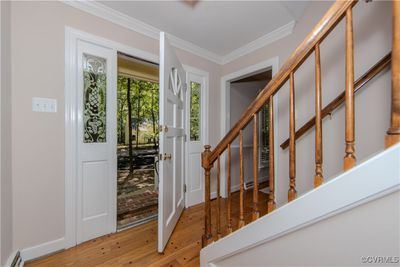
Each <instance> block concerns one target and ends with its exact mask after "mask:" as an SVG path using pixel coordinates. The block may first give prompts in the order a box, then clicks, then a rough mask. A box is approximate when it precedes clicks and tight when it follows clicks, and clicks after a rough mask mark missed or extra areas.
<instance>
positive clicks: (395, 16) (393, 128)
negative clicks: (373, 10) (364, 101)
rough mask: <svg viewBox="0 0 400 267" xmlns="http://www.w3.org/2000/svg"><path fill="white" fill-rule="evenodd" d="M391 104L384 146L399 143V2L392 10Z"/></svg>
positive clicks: (396, 2) (395, 2)
mask: <svg viewBox="0 0 400 267" xmlns="http://www.w3.org/2000/svg"><path fill="white" fill-rule="evenodd" d="M392 24H393V29H392V36H393V37H392V46H393V48H392V103H391V113H390V128H389V129H388V131H387V132H386V138H385V145H386V147H390V146H391V145H394V144H397V143H399V142H400V2H399V1H393V9H392Z"/></svg>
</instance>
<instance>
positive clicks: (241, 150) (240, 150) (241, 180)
mask: <svg viewBox="0 0 400 267" xmlns="http://www.w3.org/2000/svg"><path fill="white" fill-rule="evenodd" d="M239 159H240V197H239V202H240V204H239V205H240V210H239V225H238V228H241V227H243V226H244V225H245V222H244V167H243V130H240V132H239Z"/></svg>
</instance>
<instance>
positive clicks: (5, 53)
mask: <svg viewBox="0 0 400 267" xmlns="http://www.w3.org/2000/svg"><path fill="white" fill-rule="evenodd" d="M0 11H1V15H0V18H1V22H0V25H1V45H0V47H1V51H0V62H1V67H0V69H1V75H0V81H1V87H0V89H1V90H0V101H1V103H0V107H1V111H0V115H1V126H0V129H1V140H0V148H1V155H0V158H1V161H0V170H1V176H0V177H1V179H0V196H1V199H0V203H1V205H0V211H1V212H0V213H1V215H0V217H1V221H0V237H1V243H0V266H4V264H5V262H6V261H7V260H8V258H9V256H10V255H11V253H12V194H11V193H12V188H11V184H12V181H11V127H10V126H11V105H10V104H11V81H10V64H11V59H10V16H9V14H10V3H9V2H4V1H1V2H0Z"/></svg>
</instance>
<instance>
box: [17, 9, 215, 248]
mask: <svg viewBox="0 0 400 267" xmlns="http://www.w3.org/2000/svg"><path fill="white" fill-rule="evenodd" d="M11 21H12V39H11V43H12V53H11V57H12V83H13V86H12V133H13V134H12V145H13V155H12V171H13V200H14V202H13V211H14V229H13V233H14V248H15V249H23V248H27V247H31V246H34V245H39V244H42V243H44V242H47V241H52V240H55V239H58V238H61V237H63V236H64V29H65V26H70V27H73V28H76V29H79V30H82V31H85V32H88V33H91V34H94V35H97V36H101V37H104V38H107V39H110V40H113V41H116V42H120V43H122V44H125V45H129V46H132V47H135V48H138V49H142V50H145V51H148V52H151V53H154V54H158V41H156V40H153V39H150V38H147V37H145V36H143V35H140V34H137V33H135V32H133V31H130V30H128V29H125V28H122V27H120V26H117V25H114V24H112V23H110V22H107V21H104V20H102V19H99V18H97V17H94V16H91V15H88V14H87V13H84V12H81V11H79V10H76V9H74V8H72V7H69V6H67V5H64V4H62V3H60V2H13V3H12V11H11ZM178 56H179V57H180V58H181V59H182V61H183V63H184V64H186V65H191V66H193V67H196V68H199V69H204V70H206V71H208V72H209V73H210V104H209V108H210V114H212V116H210V117H212V118H213V119H212V120H211V121H210V137H211V138H210V141H211V144H215V143H216V142H217V139H216V137H217V136H218V135H219V134H218V133H219V116H218V114H219V109H218V106H219V84H220V66H219V65H217V64H214V63H211V62H209V61H207V60H204V59H202V58H199V57H197V56H195V55H192V54H190V53H187V52H184V51H178ZM34 96H39V97H49V98H56V99H57V100H58V112H57V113H34V112H32V108H31V106H32V105H31V101H32V97H34Z"/></svg>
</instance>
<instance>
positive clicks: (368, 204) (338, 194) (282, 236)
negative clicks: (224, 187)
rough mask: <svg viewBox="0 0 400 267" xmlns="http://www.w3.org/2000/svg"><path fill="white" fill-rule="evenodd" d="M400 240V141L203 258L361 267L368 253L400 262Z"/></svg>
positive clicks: (223, 262)
mask: <svg viewBox="0 0 400 267" xmlns="http://www.w3.org/2000/svg"><path fill="white" fill-rule="evenodd" d="M321 203H322V204H321ZM399 238H400V144H398V145H396V146H392V147H391V148H389V149H387V150H385V151H384V152H382V153H379V154H377V155H375V156H373V157H372V158H370V159H368V160H366V161H364V162H362V163H361V164H359V165H357V166H356V167H354V168H352V169H351V170H350V171H348V172H345V173H342V174H340V175H339V176H337V177H335V178H334V179H332V180H330V181H329V182H327V183H325V184H323V185H321V186H320V187H318V188H317V189H315V190H312V191H310V192H308V193H307V194H304V195H303V196H301V197H299V198H297V199H296V200H294V201H292V202H290V203H288V204H286V205H284V206H283V207H280V208H279V209H277V210H275V211H273V212H271V213H269V214H267V215H265V216H263V217H261V218H260V219H258V220H256V221H254V222H252V223H249V224H248V225H246V226H245V227H242V228H241V229H239V230H237V231H235V232H234V233H233V234H231V235H227V236H225V237H224V238H222V239H220V240H218V241H217V242H214V243H212V244H210V245H208V246H207V247H205V248H204V249H202V250H201V251H200V262H201V266H203V267H205V266H291V265H297V266H333V265H335V266H355V265H361V263H362V261H361V257H362V256H393V257H397V260H398V259H399V258H398V257H399V256H400V243H399ZM397 263H398V262H397Z"/></svg>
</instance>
